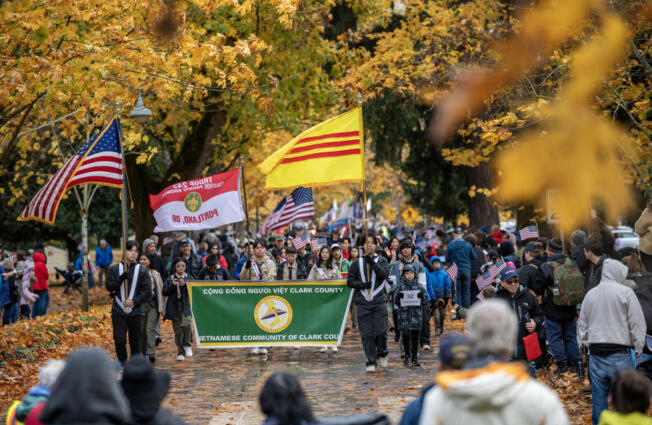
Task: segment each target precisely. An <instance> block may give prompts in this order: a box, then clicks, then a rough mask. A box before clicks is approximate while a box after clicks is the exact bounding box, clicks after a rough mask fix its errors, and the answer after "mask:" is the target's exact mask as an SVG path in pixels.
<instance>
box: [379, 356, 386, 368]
mask: <svg viewBox="0 0 652 425" xmlns="http://www.w3.org/2000/svg"><path fill="white" fill-rule="evenodd" d="M388 364H389V362H388V361H387V356H385V357H378V366H380V367H387V365H388Z"/></svg>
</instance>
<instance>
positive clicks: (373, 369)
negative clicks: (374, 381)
mask: <svg viewBox="0 0 652 425" xmlns="http://www.w3.org/2000/svg"><path fill="white" fill-rule="evenodd" d="M375 371H376V366H374V365H372V364H370V365H369V366H367V369H365V372H367V373H373V372H375Z"/></svg>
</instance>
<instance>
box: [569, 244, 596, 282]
mask: <svg viewBox="0 0 652 425" xmlns="http://www.w3.org/2000/svg"><path fill="white" fill-rule="evenodd" d="M569 257H570V259H571V260H573V261H574V262H575V264H577V267H578V268H579V269H580V272H582V276H584V287H588V286H589V277H590V276H591V274H590V272H591V264H592V263H591V262H590V261H589V260H587V259H586V255H584V244H582V245H577V246H575V247H573V248H571V251H570V256H569Z"/></svg>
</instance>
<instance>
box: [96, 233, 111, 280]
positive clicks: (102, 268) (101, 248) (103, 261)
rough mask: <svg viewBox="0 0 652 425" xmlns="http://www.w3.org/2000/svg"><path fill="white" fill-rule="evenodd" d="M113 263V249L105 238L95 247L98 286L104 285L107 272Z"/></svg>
mask: <svg viewBox="0 0 652 425" xmlns="http://www.w3.org/2000/svg"><path fill="white" fill-rule="evenodd" d="M112 263H113V250H112V249H111V246H110V245H109V244H108V243H106V241H105V240H104V239H102V240H101V241H100V244H99V245H98V246H97V248H95V267H96V268H97V286H98V287H100V288H101V287H102V284H103V283H104V281H105V280H106V273H107V271H108V270H109V266H110V265H111V264H112Z"/></svg>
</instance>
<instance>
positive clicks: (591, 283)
mask: <svg viewBox="0 0 652 425" xmlns="http://www.w3.org/2000/svg"><path fill="white" fill-rule="evenodd" d="M584 256H585V257H586V259H587V260H589V273H588V284H587V286H586V290H587V291H589V290H591V289H593V288H595V287H596V286H598V285H599V284H600V281H601V280H602V264H603V263H604V260H605V258H607V256H606V255H604V254H603V250H602V242H600V240H599V239H596V238H588V239H587V240H586V242H585V243H584Z"/></svg>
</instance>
